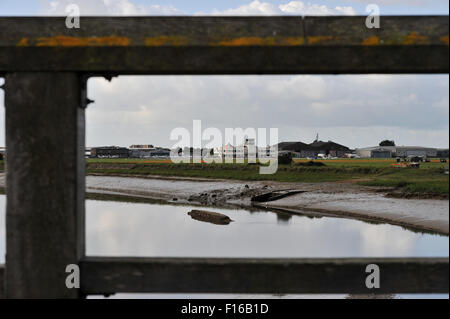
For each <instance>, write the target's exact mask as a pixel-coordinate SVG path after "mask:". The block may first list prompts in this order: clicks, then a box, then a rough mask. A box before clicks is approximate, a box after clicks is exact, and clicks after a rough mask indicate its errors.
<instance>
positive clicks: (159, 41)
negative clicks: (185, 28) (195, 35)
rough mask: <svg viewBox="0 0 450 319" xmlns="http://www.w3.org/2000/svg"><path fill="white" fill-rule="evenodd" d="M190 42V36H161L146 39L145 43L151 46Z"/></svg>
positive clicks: (179, 44) (180, 44)
mask: <svg viewBox="0 0 450 319" xmlns="http://www.w3.org/2000/svg"><path fill="white" fill-rule="evenodd" d="M188 43H189V38H187V37H181V36H160V37H151V38H146V39H145V45H146V46H150V47H153V46H155V47H159V46H165V45H168V46H182V45H187V44H188Z"/></svg>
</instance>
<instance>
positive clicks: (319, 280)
mask: <svg viewBox="0 0 450 319" xmlns="http://www.w3.org/2000/svg"><path fill="white" fill-rule="evenodd" d="M369 264H377V265H378V266H379V267H380V271H381V277H380V278H381V288H380V289H372V290H369V289H368V288H367V287H366V285H365V281H366V277H367V276H368V274H367V273H366V266H367V265H369ZM448 279H449V267H448V258H429V259H427V258H393V259H389V258H367V259H361V258H358V259H210V258H100V257H97V258H95V257H89V258H86V259H85V260H83V261H82V262H81V285H82V287H81V288H82V291H83V293H85V294H113V293H175V292H176V293H251V294H258V293H272V294H275V293H283V294H288V293H299V294H300V293H353V294H367V293H448Z"/></svg>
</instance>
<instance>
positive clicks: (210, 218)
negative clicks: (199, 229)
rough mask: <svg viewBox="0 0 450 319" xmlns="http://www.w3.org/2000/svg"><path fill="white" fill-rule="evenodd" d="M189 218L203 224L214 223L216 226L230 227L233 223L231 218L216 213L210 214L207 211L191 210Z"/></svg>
mask: <svg viewBox="0 0 450 319" xmlns="http://www.w3.org/2000/svg"><path fill="white" fill-rule="evenodd" d="M188 215H189V216H191V217H192V219H195V220H198V221H201V222H207V223H212V224H216V225H228V224H229V223H231V222H232V220H231V219H230V217H228V216H227V215H224V214H220V213H215V212H208V211H206V210H196V209H194V210H191V211H190V212H189V213H188Z"/></svg>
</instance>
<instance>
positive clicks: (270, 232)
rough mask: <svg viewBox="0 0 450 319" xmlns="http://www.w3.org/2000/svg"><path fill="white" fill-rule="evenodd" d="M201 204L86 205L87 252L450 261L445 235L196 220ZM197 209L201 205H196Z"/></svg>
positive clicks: (240, 213)
mask: <svg viewBox="0 0 450 319" xmlns="http://www.w3.org/2000/svg"><path fill="white" fill-rule="evenodd" d="M194 208H196V207H192V206H169V205H149V204H136V203H120V202H104V201H87V203H86V210H87V216H86V220H87V254H88V255H98V256H145V257H150V256H161V257H169V256H170V257H175V256H178V257H394V256H395V257H410V256H411V257H412V256H448V251H449V241H448V237H447V236H439V235H431V234H421V233H414V232H412V231H409V230H405V229H403V228H401V227H399V226H392V225H389V224H369V223H366V222H362V221H357V220H351V219H343V218H330V217H323V218H309V217H305V216H292V215H289V214H283V213H278V214H277V213H273V212H266V211H256V212H249V211H246V210H242V209H238V210H231V209H221V208H208V210H210V211H215V212H220V213H223V214H226V215H228V216H229V217H230V218H231V219H232V220H233V222H232V223H231V224H229V225H214V224H210V223H205V222H200V221H197V220H194V219H192V218H191V217H190V216H189V215H188V214H187V213H188V212H189V211H190V210H191V209H194ZM197 209H198V207H197Z"/></svg>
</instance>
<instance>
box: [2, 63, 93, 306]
mask: <svg viewBox="0 0 450 319" xmlns="http://www.w3.org/2000/svg"><path fill="white" fill-rule="evenodd" d="M81 88H83V81H80V76H79V75H78V74H77V73H59V72H58V73H25V72H21V73H8V74H7V75H6V78H5V107H6V113H5V119H6V147H7V171H6V175H7V189H6V194H7V208H6V297H7V298H78V297H79V291H78V290H77V289H68V288H67V287H66V285H65V280H66V277H67V275H68V274H67V273H66V272H65V270H66V266H67V265H68V264H77V263H78V261H79V260H80V258H81V257H82V256H83V254H84V237H83V238H80V241H78V240H77V237H80V236H84V196H85V177H84V153H85V152H84V144H85V120H84V107H83V106H84V103H83V101H82V98H83V94H82V91H81ZM80 227H81V228H80Z"/></svg>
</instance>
